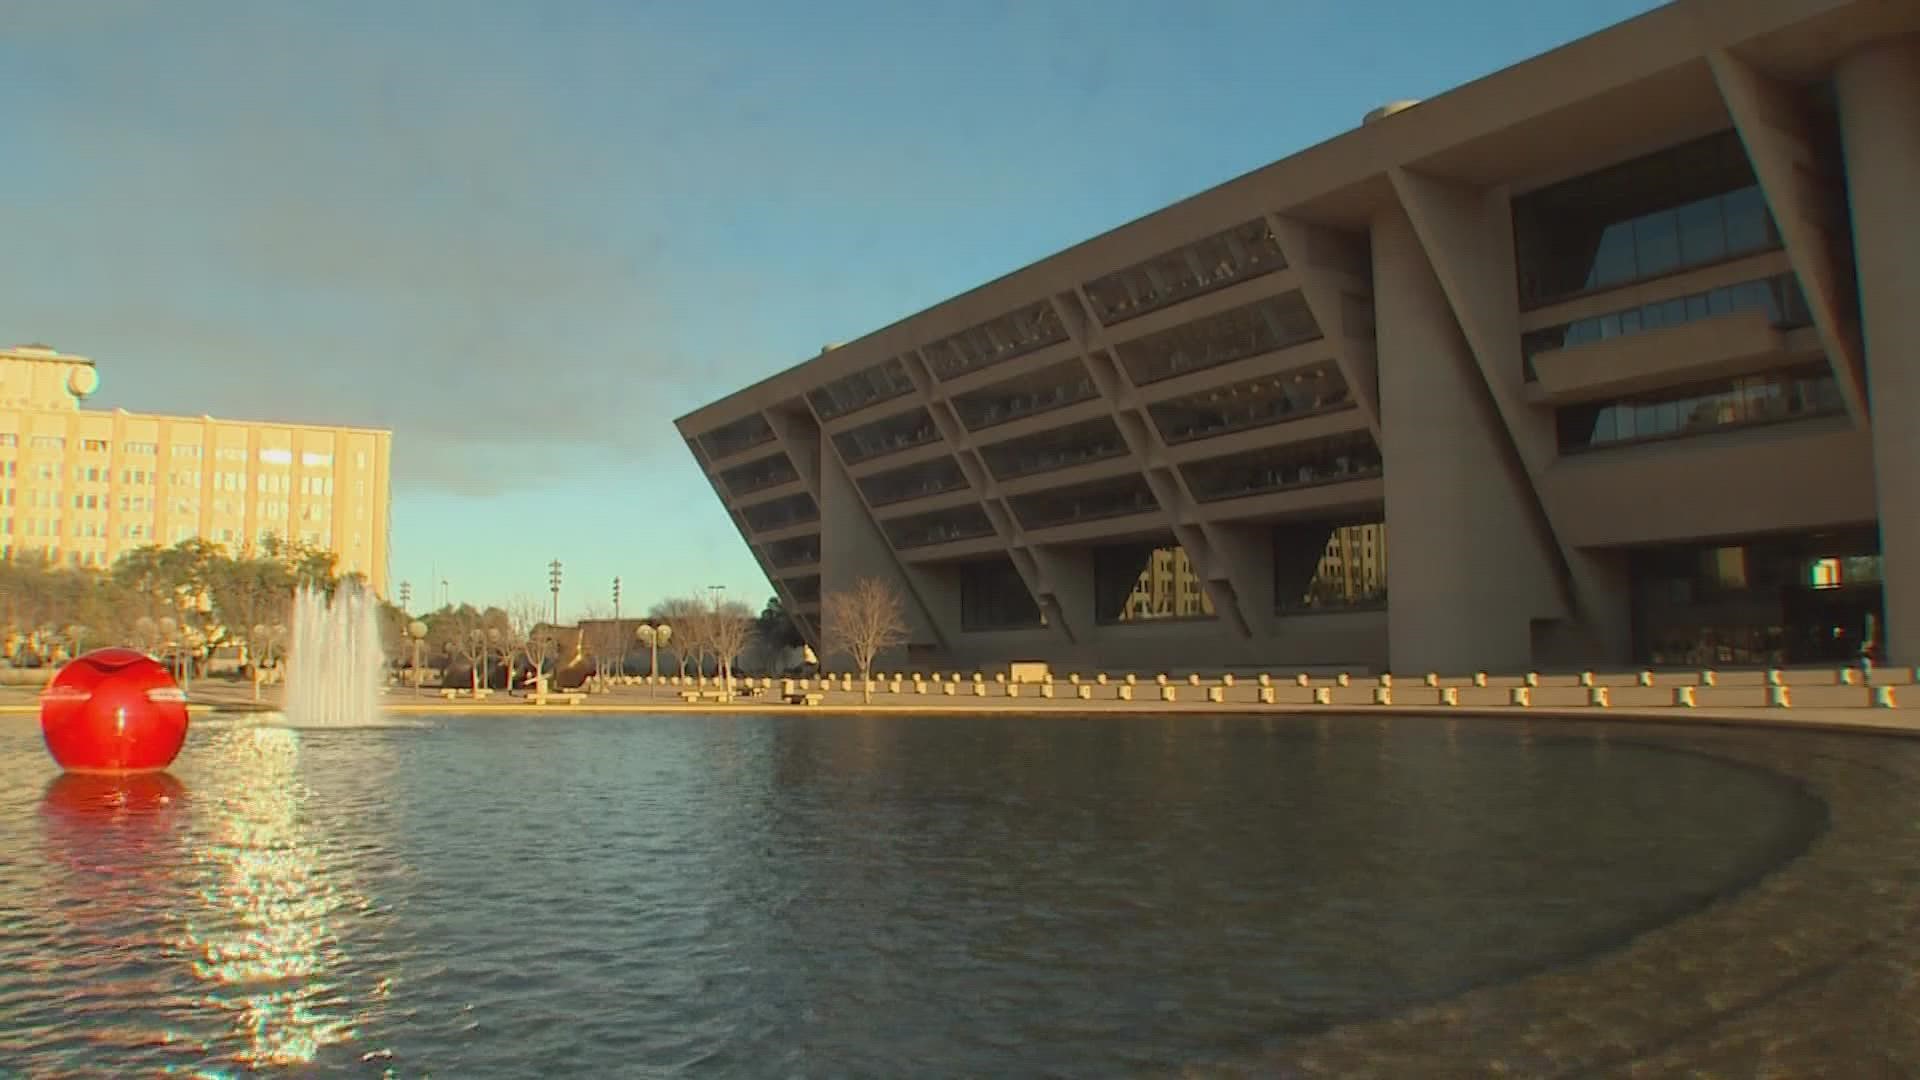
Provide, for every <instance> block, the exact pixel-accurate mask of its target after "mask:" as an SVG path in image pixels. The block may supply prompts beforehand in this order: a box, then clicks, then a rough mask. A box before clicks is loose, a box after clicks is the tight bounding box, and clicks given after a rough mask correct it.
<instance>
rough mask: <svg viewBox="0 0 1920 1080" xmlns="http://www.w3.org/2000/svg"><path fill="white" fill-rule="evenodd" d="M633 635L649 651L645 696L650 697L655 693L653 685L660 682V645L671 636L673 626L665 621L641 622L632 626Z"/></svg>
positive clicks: (655, 685)
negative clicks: (654, 622)
mask: <svg viewBox="0 0 1920 1080" xmlns="http://www.w3.org/2000/svg"><path fill="white" fill-rule="evenodd" d="M633 636H634V637H637V638H639V639H640V643H641V644H642V645H645V646H646V647H647V652H648V653H649V659H648V661H647V696H648V697H652V696H653V695H654V694H655V693H656V691H655V687H657V686H658V685H659V684H660V646H662V645H665V644H666V643H667V642H668V641H669V640H671V639H672V638H673V627H671V626H668V625H667V624H666V623H661V624H660V625H658V626H655V625H654V624H653V623H650V622H642V623H641V624H640V625H639V626H636V627H634V629H633Z"/></svg>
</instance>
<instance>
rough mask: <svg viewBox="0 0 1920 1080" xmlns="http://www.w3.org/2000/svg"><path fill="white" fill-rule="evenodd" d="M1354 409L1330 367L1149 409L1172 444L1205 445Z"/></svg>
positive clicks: (1156, 404)
mask: <svg viewBox="0 0 1920 1080" xmlns="http://www.w3.org/2000/svg"><path fill="white" fill-rule="evenodd" d="M1353 407H1354V401H1353V395H1352V394H1350V393H1348V392H1347V381H1346V380H1345V379H1343V378H1341V376H1340V369H1339V368H1338V367H1337V366H1335V365H1334V364H1333V363H1332V362H1331V361H1329V362H1326V363H1322V364H1315V365H1313V366H1311V367H1305V368H1300V369H1298V370H1295V371H1290V372H1283V373H1281V374H1279V375H1263V376H1261V377H1260V378H1257V379H1248V380H1246V381H1244V382H1237V383H1232V384H1229V385H1227V386H1219V387H1215V388H1213V389H1211V390H1202V391H1199V392H1198V393H1193V394H1188V395H1186V396H1184V397H1177V398H1170V399H1168V400H1166V401H1157V402H1154V403H1153V404H1152V405H1149V406H1147V412H1148V414H1149V415H1151V416H1152V417H1153V423H1154V426H1155V427H1157V428H1159V429H1160V434H1161V435H1162V436H1163V437H1165V439H1166V440H1167V442H1169V443H1181V442H1187V441H1189V440H1192V439H1205V438H1210V437H1212V436H1215V435H1226V434H1229V433H1231V432H1235V431H1246V430H1248V429H1250V428H1257V427H1265V426H1267V425H1269V424H1279V423H1284V422H1286V421H1288V420H1300V419H1304V418H1306V417H1309V416H1319V415H1321V414H1323V413H1329V412H1338V411H1341V410H1344V409H1351V408H1353Z"/></svg>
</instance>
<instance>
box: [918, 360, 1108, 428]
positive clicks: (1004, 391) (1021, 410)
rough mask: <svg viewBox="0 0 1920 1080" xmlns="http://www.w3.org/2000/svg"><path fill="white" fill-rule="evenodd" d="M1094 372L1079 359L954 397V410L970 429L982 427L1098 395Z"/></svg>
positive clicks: (1036, 413)
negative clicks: (1088, 369) (1088, 370)
mask: <svg viewBox="0 0 1920 1080" xmlns="http://www.w3.org/2000/svg"><path fill="white" fill-rule="evenodd" d="M1098 394H1099V391H1098V390H1096V389H1095V388H1094V385H1093V376H1091V375H1089V374H1088V373H1087V369H1086V365H1084V364H1082V363H1081V362H1080V361H1078V360H1063V361H1061V362H1060V363H1058V364H1053V365H1051V366H1049V367H1045V368H1042V369H1040V370H1039V371H1034V372H1029V373H1028V374H1025V375H1020V376H1018V377H1016V378H1012V379H1008V380H1006V381H1005V382H999V383H995V384H993V385H992V386H987V387H982V388H981V389H979V390H974V391H972V392H970V393H966V394H961V395H960V396H958V397H956V398H954V399H953V410H954V412H955V413H957V414H958V415H959V417H960V422H961V423H963V424H965V425H966V426H967V430H968V431H979V430H980V429H982V428H989V427H992V426H994V425H995V424H1005V423H1009V422H1011V421H1014V420H1020V419H1023V418H1025V417H1029V416H1037V415H1039V414H1040V413H1044V412H1051V411H1053V410H1054V409H1062V408H1065V407H1067V406H1068V405H1074V404H1078V403H1079V402H1082V401H1088V400H1091V399H1092V398H1094V397H1096V396H1097V395H1098Z"/></svg>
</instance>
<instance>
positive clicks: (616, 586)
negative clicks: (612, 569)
mask: <svg viewBox="0 0 1920 1080" xmlns="http://www.w3.org/2000/svg"><path fill="white" fill-rule="evenodd" d="M613 633H614V636H616V637H618V638H619V639H620V677H621V678H623V679H624V678H626V677H627V635H626V634H625V632H623V630H622V629H621V625H620V579H619V578H618V577H616V578H614V579H613Z"/></svg>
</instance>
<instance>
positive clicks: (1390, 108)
mask: <svg viewBox="0 0 1920 1080" xmlns="http://www.w3.org/2000/svg"><path fill="white" fill-rule="evenodd" d="M1418 104H1420V99H1419V98H1403V99H1401V100H1399V101H1389V102H1387V103H1386V104H1385V105H1382V106H1380V107H1379V108H1377V109H1375V110H1373V111H1372V112H1369V113H1368V114H1367V115H1365V116H1363V117H1361V118H1360V122H1361V123H1362V124H1371V123H1373V122H1374V121H1376V120H1385V119H1386V118H1387V117H1389V116H1392V115H1393V114H1394V113H1397V112H1406V111H1407V110H1408V109H1411V108H1413V107H1414V106H1415V105H1418Z"/></svg>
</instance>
